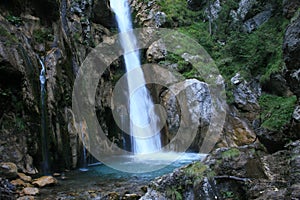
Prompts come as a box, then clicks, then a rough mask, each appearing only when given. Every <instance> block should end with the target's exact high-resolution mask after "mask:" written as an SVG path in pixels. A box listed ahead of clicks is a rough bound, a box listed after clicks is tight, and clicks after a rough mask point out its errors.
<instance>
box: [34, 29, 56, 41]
mask: <svg viewBox="0 0 300 200" xmlns="http://www.w3.org/2000/svg"><path fill="white" fill-rule="evenodd" d="M33 38H34V40H35V41H36V42H38V43H43V42H45V41H52V40H53V39H54V36H53V34H52V32H51V30H50V29H46V28H42V29H37V30H34V31H33Z"/></svg>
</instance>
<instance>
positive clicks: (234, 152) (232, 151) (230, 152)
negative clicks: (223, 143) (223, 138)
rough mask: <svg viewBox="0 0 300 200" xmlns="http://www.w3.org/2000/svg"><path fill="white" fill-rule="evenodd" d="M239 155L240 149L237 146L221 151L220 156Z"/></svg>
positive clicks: (232, 156)
mask: <svg viewBox="0 0 300 200" xmlns="http://www.w3.org/2000/svg"><path fill="white" fill-rule="evenodd" d="M238 156H240V151H239V150H238V149H237V148H231V149H229V150H227V151H224V152H222V158H235V157H238Z"/></svg>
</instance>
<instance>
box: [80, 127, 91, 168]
mask: <svg viewBox="0 0 300 200" xmlns="http://www.w3.org/2000/svg"><path fill="white" fill-rule="evenodd" d="M80 130H81V138H82V139H81V141H82V163H81V167H80V168H79V170H80V171H82V172H86V171H88V170H89V169H88V168H87V167H88V163H87V155H86V148H85V142H84V141H85V139H84V137H85V136H84V132H83V128H82V124H81V123H80Z"/></svg>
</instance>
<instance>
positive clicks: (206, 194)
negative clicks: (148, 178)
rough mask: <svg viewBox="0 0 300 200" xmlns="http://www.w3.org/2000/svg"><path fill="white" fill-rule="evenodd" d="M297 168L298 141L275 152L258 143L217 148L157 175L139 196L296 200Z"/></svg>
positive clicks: (147, 198) (299, 159)
mask: <svg viewBox="0 0 300 200" xmlns="http://www.w3.org/2000/svg"><path fill="white" fill-rule="evenodd" d="M274 163H276V165H274ZM299 169H300V141H299V140H298V141H295V142H293V143H290V144H288V145H286V147H285V149H284V150H282V151H278V152H276V153H274V154H267V151H266V149H265V148H264V147H263V146H262V145H260V144H259V143H255V144H252V145H246V146H241V147H236V148H219V149H217V150H215V151H214V152H213V153H212V154H211V155H209V156H208V157H207V158H206V159H205V160H204V161H203V162H195V163H193V164H190V165H188V166H185V167H183V168H180V169H178V170H175V171H174V172H173V173H171V174H167V175H165V176H162V177H160V178H157V179H156V180H154V181H153V182H151V183H150V185H149V186H148V192H147V193H146V194H145V195H144V196H143V197H142V198H141V199H143V200H150V199H160V200H162V199H207V200H210V199H256V200H258V199H299V198H300V185H299V182H298V180H299V179H300V177H299V174H300V173H299Z"/></svg>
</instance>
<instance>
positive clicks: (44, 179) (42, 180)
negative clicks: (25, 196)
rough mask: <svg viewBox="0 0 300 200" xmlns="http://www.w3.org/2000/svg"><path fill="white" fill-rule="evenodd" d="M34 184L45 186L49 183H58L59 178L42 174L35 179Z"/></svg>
mask: <svg viewBox="0 0 300 200" xmlns="http://www.w3.org/2000/svg"><path fill="white" fill-rule="evenodd" d="M32 184H33V185H37V186H39V187H45V186H48V185H53V184H57V180H56V179H55V178H54V177H52V176H42V177H40V178H38V179H35V180H34V181H33V182H32Z"/></svg>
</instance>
